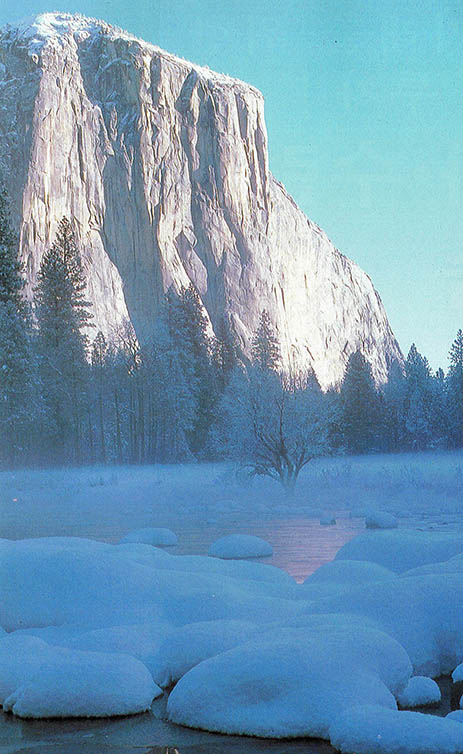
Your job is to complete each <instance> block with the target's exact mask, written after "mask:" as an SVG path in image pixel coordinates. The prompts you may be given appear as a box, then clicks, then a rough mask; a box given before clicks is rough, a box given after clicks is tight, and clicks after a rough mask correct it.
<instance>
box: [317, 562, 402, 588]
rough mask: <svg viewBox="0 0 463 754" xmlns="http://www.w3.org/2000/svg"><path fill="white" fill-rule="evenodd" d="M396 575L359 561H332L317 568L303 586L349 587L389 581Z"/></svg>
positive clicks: (375, 565) (373, 564)
mask: <svg viewBox="0 0 463 754" xmlns="http://www.w3.org/2000/svg"><path fill="white" fill-rule="evenodd" d="M394 578H396V574H395V573H393V572H392V571H390V570H389V569H388V568H383V566H380V565H377V564H376V563H368V562H364V561H361V560H332V561H331V562H330V563H325V565H322V566H320V568H317V570H316V571H314V572H313V573H311V574H310V576H308V577H307V578H306V580H305V581H304V584H336V585H350V586H355V585H358V584H368V583H370V582H374V581H390V580H391V579H394Z"/></svg>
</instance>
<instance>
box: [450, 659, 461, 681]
mask: <svg viewBox="0 0 463 754" xmlns="http://www.w3.org/2000/svg"><path fill="white" fill-rule="evenodd" d="M452 681H453V682H454V683H457V681H463V662H461V663H460V664H459V665H457V667H456V668H455V670H454V671H453V673H452Z"/></svg>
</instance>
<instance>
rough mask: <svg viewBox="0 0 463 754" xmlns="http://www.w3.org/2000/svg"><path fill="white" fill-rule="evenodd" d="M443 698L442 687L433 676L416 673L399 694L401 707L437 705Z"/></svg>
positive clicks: (398, 698) (398, 699)
mask: <svg viewBox="0 0 463 754" xmlns="http://www.w3.org/2000/svg"><path fill="white" fill-rule="evenodd" d="M440 700H441V693H440V688H439V686H438V685H437V683H436V682H435V681H433V680H432V678H427V677H426V676H422V675H415V676H413V678H410V680H409V682H408V684H407V686H406V687H405V688H404V690H403V691H402V692H401V693H400V694H399V695H398V697H397V701H398V702H399V704H400V706H401V707H425V706H437V705H438V704H439V703H440Z"/></svg>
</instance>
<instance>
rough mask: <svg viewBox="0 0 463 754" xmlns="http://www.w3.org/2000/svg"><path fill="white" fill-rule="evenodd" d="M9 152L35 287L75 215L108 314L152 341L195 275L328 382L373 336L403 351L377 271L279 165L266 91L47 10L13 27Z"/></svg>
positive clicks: (209, 306) (5, 43) (99, 304)
mask: <svg viewBox="0 0 463 754" xmlns="http://www.w3.org/2000/svg"><path fill="white" fill-rule="evenodd" d="M0 99H1V105H2V107H1V108H0V164H1V165H2V166H3V169H4V173H5V177H6V180H7V188H8V190H9V192H10V195H11V197H12V200H13V204H14V209H15V219H16V221H17V224H18V228H19V229H20V237H21V254H22V257H23V259H24V262H25V265H26V270H27V276H28V281H29V292H30V291H31V288H32V286H33V285H34V282H35V278H36V275H37V272H38V269H39V266H40V261H41V258H42V254H43V252H44V250H45V249H47V248H48V247H49V246H50V244H51V243H52V241H53V238H54V235H55V232H56V228H57V225H58V222H59V220H60V219H61V217H62V216H63V215H67V216H72V217H73V218H74V219H75V223H76V230H77V234H78V237H79V241H80V245H81V249H82V252H83V258H84V265H85V269H86V273H87V278H88V288H89V297H90V299H91V300H92V301H93V304H94V315H95V322H96V324H97V326H98V327H99V328H101V329H102V330H103V331H104V332H106V333H110V332H111V331H112V329H113V328H114V327H115V326H117V325H118V324H120V323H121V322H122V321H123V319H124V318H126V317H129V318H130V319H131V321H132V322H133V324H134V326H135V329H136V332H137V334H138V336H139V338H140V340H142V341H143V340H145V339H147V338H148V337H149V336H150V333H151V332H152V329H153V327H155V323H156V317H157V314H158V311H159V304H160V302H161V300H162V296H163V293H164V291H165V290H166V289H167V288H169V287H170V286H171V285H174V287H175V288H177V289H179V288H180V287H181V286H182V285H185V286H186V285H188V283H189V281H190V280H191V281H193V283H194V284H195V286H196V288H197V290H198V292H199V294H200V296H201V299H202V301H203V304H204V307H205V309H206V311H207V313H208V315H209V318H210V321H211V324H212V327H216V326H217V324H218V323H219V321H220V319H221V318H222V317H223V316H225V317H226V318H227V319H228V321H229V322H230V323H231V324H232V326H233V328H234V330H235V332H236V334H237V335H238V337H239V339H240V342H241V345H242V348H243V351H244V353H247V354H249V347H250V339H251V337H252V332H253V331H254V330H255V328H256V326H257V324H258V320H259V316H260V313H261V311H262V309H264V308H266V309H267V310H268V312H269V314H270V317H271V319H272V321H273V323H274V325H275V327H276V329H277V331H278V335H279V338H280V341H281V347H282V354H283V359H284V364H285V366H286V367H290V366H292V365H294V366H297V367H300V368H307V367H309V366H312V367H313V368H314V369H315V371H316V373H317V375H318V378H319V380H320V382H321V383H322V385H324V386H327V385H329V384H330V383H332V382H336V381H338V380H339V379H340V378H341V377H342V374H343V371H344V367H345V364H346V362H347V359H348V357H349V355H350V353H351V352H352V351H354V350H356V349H357V348H360V349H361V350H362V351H363V353H364V354H365V356H366V357H367V359H368V360H369V361H370V362H371V364H372V368H373V373H374V375H375V377H376V379H377V380H378V381H381V380H384V379H385V376H386V372H387V366H388V364H389V362H390V361H391V359H393V358H398V359H401V354H400V349H399V347H398V345H397V342H396V341H395V338H394V335H393V333H392V331H391V328H390V326H389V323H388V321H387V318H386V314H385V312H384V309H383V306H382V304H381V301H380V298H379V296H378V294H377V293H376V291H375V290H374V288H373V286H372V283H371V281H370V279H369V277H368V276H367V275H366V274H365V273H364V272H363V271H362V270H360V268H359V267H357V265H355V264H354V263H353V262H351V261H350V260H349V259H347V258H346V257H344V256H343V255H342V254H340V252H339V251H337V250H336V249H335V248H334V247H333V246H332V244H331V243H330V241H329V240H328V238H327V237H326V235H325V233H324V232H323V231H322V230H321V229H320V228H319V227H318V226H317V225H315V224H314V223H313V222H311V221H310V220H308V219H307V217H306V216H305V215H304V214H303V212H301V210H300V209H299V208H298V207H297V206H296V204H295V203H294V201H293V200H292V199H291V197H290V196H289V195H288V194H287V192H286V191H285V189H284V188H283V186H282V185H281V184H280V183H278V181H276V180H275V179H274V178H273V176H272V175H271V173H270V172H269V169H268V153H267V134H266V128H265V121H264V102H263V98H262V95H261V94H260V92H258V91H257V90H256V89H254V88H253V87H251V86H249V85H247V84H243V83H242V82H239V81H236V80H234V79H231V78H228V77H226V76H222V75H219V74H215V73H213V72H211V71H209V70H208V69H202V68H199V67H198V66H195V65H193V64H191V63H188V62H186V61H184V60H180V59H178V58H176V57H174V56H172V55H170V54H168V53H166V52H163V51H162V50H159V49H158V48H156V47H153V46H152V45H149V44H147V43H144V42H142V41H140V40H137V39H135V38H133V37H131V36H130V35H128V34H126V33H125V32H121V31H120V30H117V29H114V28H113V27H110V26H108V25H107V24H105V23H103V22H98V21H94V20H90V19H85V18H82V17H77V16H68V15H59V14H45V15H42V16H39V17H37V18H36V19H35V21H33V22H31V23H30V24H29V25H27V24H24V25H22V26H19V27H18V26H15V27H5V28H4V29H3V30H2V31H1V32H0Z"/></svg>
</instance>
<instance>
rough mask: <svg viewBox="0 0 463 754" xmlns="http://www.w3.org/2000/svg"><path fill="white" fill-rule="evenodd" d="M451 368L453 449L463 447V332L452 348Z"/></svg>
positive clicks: (449, 416) (449, 417)
mask: <svg viewBox="0 0 463 754" xmlns="http://www.w3.org/2000/svg"><path fill="white" fill-rule="evenodd" d="M449 359H450V366H449V370H448V375H447V401H446V404H447V405H446V408H447V411H446V413H447V420H448V434H449V441H450V444H451V445H453V447H456V448H461V447H462V446H463V331H462V330H458V332H457V336H456V338H455V340H454V341H453V343H452V345H451V347H450V353H449Z"/></svg>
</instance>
